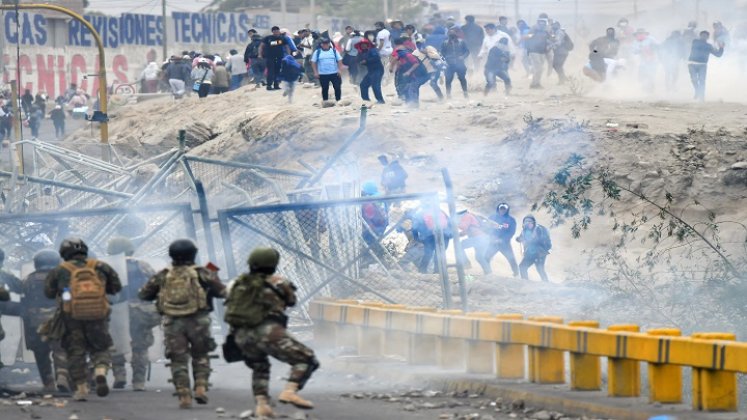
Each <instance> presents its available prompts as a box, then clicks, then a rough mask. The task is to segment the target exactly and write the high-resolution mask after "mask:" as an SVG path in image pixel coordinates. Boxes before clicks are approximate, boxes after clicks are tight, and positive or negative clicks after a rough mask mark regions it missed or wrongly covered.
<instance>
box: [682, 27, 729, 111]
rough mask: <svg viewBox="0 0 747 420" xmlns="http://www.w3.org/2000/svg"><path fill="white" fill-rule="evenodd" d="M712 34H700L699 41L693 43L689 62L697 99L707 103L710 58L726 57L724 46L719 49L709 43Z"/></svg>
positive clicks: (706, 32) (720, 45)
mask: <svg viewBox="0 0 747 420" xmlns="http://www.w3.org/2000/svg"><path fill="white" fill-rule="evenodd" d="M710 36H711V34H709V33H708V31H702V32H700V36H699V37H698V39H696V40H695V41H693V43H692V47H691V48H690V58H689V61H688V70H689V71H690V80H691V81H692V84H693V88H694V89H695V99H696V100H698V101H700V102H703V101H705V86H706V76H707V75H708V58H709V57H710V56H711V55H713V56H716V57H721V56H722V55H724V45H723V44H718V48H716V47H714V46H713V45H711V44H709V43H708V38H709V37H710Z"/></svg>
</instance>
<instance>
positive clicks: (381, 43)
mask: <svg viewBox="0 0 747 420" xmlns="http://www.w3.org/2000/svg"><path fill="white" fill-rule="evenodd" d="M375 26H376V31H377V32H376V48H378V49H379V55H380V56H381V57H382V58H385V59H386V61H389V56H390V55H392V52H393V51H394V49H392V40H391V39H390V38H391V34H390V33H389V30H388V29H386V27H385V26H384V22H376V24H375Z"/></svg>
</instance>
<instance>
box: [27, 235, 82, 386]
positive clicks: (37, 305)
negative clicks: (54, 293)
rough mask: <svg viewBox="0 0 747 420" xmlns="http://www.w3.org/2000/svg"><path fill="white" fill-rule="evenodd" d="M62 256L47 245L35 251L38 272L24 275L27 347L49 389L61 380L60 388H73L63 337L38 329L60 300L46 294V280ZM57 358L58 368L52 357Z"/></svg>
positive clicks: (50, 316) (50, 315)
mask: <svg viewBox="0 0 747 420" xmlns="http://www.w3.org/2000/svg"><path fill="white" fill-rule="evenodd" d="M60 262H62V259H61V258H60V254H59V253H57V251H54V250H51V249H45V250H42V251H39V252H37V253H36V254H35V255H34V270H35V271H34V272H33V273H31V274H29V275H28V277H26V278H25V279H23V283H22V284H21V287H22V289H23V298H22V299H21V306H22V308H23V309H22V311H23V312H22V315H21V316H22V318H23V333H24V337H25V339H26V348H27V349H29V350H31V351H32V352H33V353H34V359H36V367H37V368H38V369H39V376H40V377H41V380H42V383H43V384H44V391H45V392H52V391H54V389H55V383H56V384H57V390H59V391H60V392H65V393H68V392H70V381H69V374H68V371H67V355H66V354H65V351H64V350H62V345H61V344H60V340H49V339H47V338H46V337H42V335H40V334H39V333H38V332H37V331H38V329H39V327H41V326H42V325H43V324H44V323H45V322H47V321H48V320H49V319H51V318H52V317H53V316H54V313H55V310H56V309H57V302H55V301H54V300H51V299H48V298H47V297H46V296H44V283H45V281H46V279H47V274H49V272H50V271H52V270H53V269H54V268H55V267H57V266H58V265H59V264H60ZM50 353H51V355H52V359H53V360H54V372H53V371H52V363H51V360H50V358H49V356H50Z"/></svg>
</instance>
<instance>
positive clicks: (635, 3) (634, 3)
mask: <svg viewBox="0 0 747 420" xmlns="http://www.w3.org/2000/svg"><path fill="white" fill-rule="evenodd" d="M633 17H635V19H636V20H638V0H633Z"/></svg>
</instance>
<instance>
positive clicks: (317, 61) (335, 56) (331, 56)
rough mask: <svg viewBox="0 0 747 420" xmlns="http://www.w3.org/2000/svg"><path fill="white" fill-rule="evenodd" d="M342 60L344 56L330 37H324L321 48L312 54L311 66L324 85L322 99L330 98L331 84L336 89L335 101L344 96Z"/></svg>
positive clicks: (315, 75)
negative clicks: (341, 73)
mask: <svg viewBox="0 0 747 420" xmlns="http://www.w3.org/2000/svg"><path fill="white" fill-rule="evenodd" d="M340 61H342V56H340V53H339V52H337V50H336V49H335V48H332V41H331V40H330V39H329V38H322V42H321V44H319V48H317V49H316V50H315V51H314V52H313V53H312V54H311V66H312V68H313V69H314V77H316V78H317V79H319V83H320V84H321V85H322V100H323V101H328V100H329V85H330V84H332V88H333V89H334V91H335V101H337V102H339V101H340V99H341V98H342V76H341V75H340Z"/></svg>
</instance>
